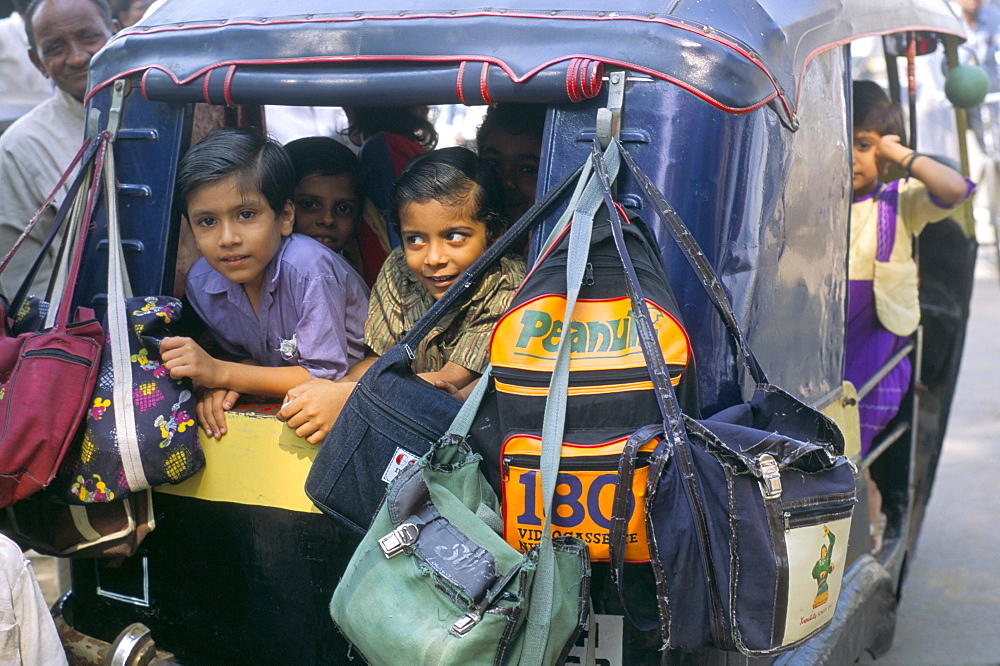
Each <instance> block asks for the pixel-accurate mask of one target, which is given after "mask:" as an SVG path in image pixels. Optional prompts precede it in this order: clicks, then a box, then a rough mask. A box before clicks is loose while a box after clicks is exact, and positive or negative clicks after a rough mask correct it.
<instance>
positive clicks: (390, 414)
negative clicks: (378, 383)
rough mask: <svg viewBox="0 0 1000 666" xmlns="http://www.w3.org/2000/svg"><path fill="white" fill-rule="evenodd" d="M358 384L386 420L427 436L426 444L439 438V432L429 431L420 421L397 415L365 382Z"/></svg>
mask: <svg viewBox="0 0 1000 666" xmlns="http://www.w3.org/2000/svg"><path fill="white" fill-rule="evenodd" d="M358 386H359V387H360V388H361V392H362V393H364V394H365V397H366V398H368V401H369V402H370V403H371V404H373V405H375V407H376V408H377V409H378V411H379V412H381V413H382V415H383V416H385V417H386V418H387V419H388V420H390V421H392V422H393V423H395V424H396V425H398V426H401V427H403V428H405V429H407V430H412V431H416V432H418V433H419V434H420V435H422V436H424V437H426V438H427V443H428V444H431V443H433V442H436V441H437V440H439V439H440V438H441V433H436V432H431V431H430V430H429V429H428V428H426V427H425V426H424V425H422V424H420V423H417V422H415V421H410V420H405V421H404V420H403V419H401V418H400V417H398V416H397V415H396V412H395V411H393V410H391V409H389V408H388V406H387V405H386V404H385V403H384V402H383V401H382V400H381V399H380V398H379V397H378V396H377V395H375V393H374V391H372V390H371V389H370V388H368V385H367V384H365V383H363V382H362V383H360V384H358Z"/></svg>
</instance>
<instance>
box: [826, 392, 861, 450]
mask: <svg viewBox="0 0 1000 666" xmlns="http://www.w3.org/2000/svg"><path fill="white" fill-rule="evenodd" d="M823 413H824V414H826V415H827V416H829V417H830V418H831V419H833V420H834V421H836V422H837V425H838V426H839V427H840V431H841V432H842V433H844V454H845V455H846V456H847V457H848V458H857V457H858V456H859V455H861V418H860V416H859V414H858V391H857V389H855V388H854V384H852V383H851V382H844V394H843V396H841V397H840V399H838V400H834V401H833V402H832V403H830V404H829V405H827V406H826V408H824V409H823Z"/></svg>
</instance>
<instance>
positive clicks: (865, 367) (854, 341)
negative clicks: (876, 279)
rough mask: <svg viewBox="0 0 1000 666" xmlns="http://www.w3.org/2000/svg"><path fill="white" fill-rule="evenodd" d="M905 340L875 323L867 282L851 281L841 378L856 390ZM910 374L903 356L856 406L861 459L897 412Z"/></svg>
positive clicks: (873, 300)
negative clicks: (858, 411) (859, 420)
mask: <svg viewBox="0 0 1000 666" xmlns="http://www.w3.org/2000/svg"><path fill="white" fill-rule="evenodd" d="M908 341H909V337H902V336H898V335H895V334H894V333H890V332H889V331H887V330H886V329H885V328H884V327H883V326H882V324H881V323H879V320H878V316H877V315H876V314H875V292H874V291H873V290H872V282H871V280H851V281H850V292H849V295H848V314H847V340H846V350H845V354H846V359H845V363H844V366H845V367H844V379H846V380H847V381H849V382H851V383H852V384H854V386H856V387H857V388H859V389H860V388H861V386H862V385H863V384H864V383H865V382H867V381H868V380H869V379H870V378H871V377H872V376H873V375H874V374H875V373H876V372H877V371H878V369H879V368H880V367H882V366H883V365H884V364H885V362H886V361H888V360H889V359H890V358H892V355H893V354H895V353H896V352H898V351H899V350H900V349H902V348H903V347H904V346H905V345H906V343H907V342H908ZM910 374H911V368H910V359H909V357H907V358H905V359H903V361H902V362H900V363H899V364H898V365H897V366H896V367H895V368H893V369H892V370H890V371H889V374H887V375H886V376H885V377H883V378H882V381H880V382H879V383H878V385H877V386H876V387H875V388H874V389H873V390H872V391H871V392H870V393H869V394H868V395H866V396H865V397H864V398H863V399H862V400H861V402H860V403H859V405H858V409H859V410H860V417H861V455H862V456H866V455H868V452H869V451H870V450H871V447H872V440H874V439H875V437H876V436H877V435H878V434H879V433H880V432H882V430H883V429H884V428H885V426H886V424H887V423H889V421H891V420H892V417H894V416H895V415H896V413H897V412H899V406H900V404H902V402H903V396H905V395H906V392H907V390H908V389H909V386H910Z"/></svg>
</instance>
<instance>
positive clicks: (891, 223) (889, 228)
mask: <svg viewBox="0 0 1000 666" xmlns="http://www.w3.org/2000/svg"><path fill="white" fill-rule="evenodd" d="M876 206H877V210H878V215H877V217H878V229H877V233H878V249H877V250H876V251H875V260H876V261H881V262H883V263H885V262H887V261H889V257H891V256H892V248H893V246H894V245H895V244H896V211H897V210H898V209H899V181H898V180H894V181H892V182H890V183H887V184H886V186H885V187H883V188H882V190H881V192H879V195H878V204H876Z"/></svg>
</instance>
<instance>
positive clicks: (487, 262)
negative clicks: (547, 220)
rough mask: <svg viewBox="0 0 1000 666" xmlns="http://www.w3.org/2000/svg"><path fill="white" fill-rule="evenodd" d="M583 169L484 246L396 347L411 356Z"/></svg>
mask: <svg viewBox="0 0 1000 666" xmlns="http://www.w3.org/2000/svg"><path fill="white" fill-rule="evenodd" d="M582 172H583V167H582V166H580V167H578V168H577V169H575V170H574V171H573V172H572V173H571V174H569V175H568V176H566V177H565V178H563V180H562V181H561V182H560V183H559V184H558V185H556V187H554V188H553V189H552V190H550V191H549V192H548V193H547V194H546V195H545V197H544V198H542V199H541V200H540V201H536V202H535V204H534V205H532V206H531V208H529V209H528V211H527V212H526V213H525V214H524V215H522V216H521V219H519V220H518V221H517V222H515V223H514V225H513V226H511V227H510V228H509V229H508V230H507V232H506V233H504V234H503V235H502V236H501V237H500V238H498V239H497V240H496V242H494V243H493V245H491V246H489V247H488V248H486V252H484V253H483V254H482V256H480V257H479V258H478V259H476V261H475V262H474V263H473V264H472V265H471V266H469V268H468V269H466V271H465V273H464V274H463V276H462V280H461V283H460V284H459V285H453V286H452V288H451V289H449V290H448V291H447V292H445V294H444V295H443V296H442V297H441V298H439V299H438V300H437V301H436V302H435V303H434V305H432V306H431V307H430V309H429V310H427V312H426V313H424V316H423V317H421V318H420V320H419V321H418V322H417V323H416V324H415V325H414V327H413V328H411V329H410V330H409V332H408V333H407V334H406V335H404V336H403V339H402V340H400V341H399V345H400V346H405V348H406V350H407V353H408V354H409V356H410V357H411V358H412V357H413V349H414V348H415V347H416V346H417V345H418V344H419V343H420V341H421V340H423V339H424V338H425V337H427V334H428V333H430V332H431V329H432V328H434V325H435V324H437V323H438V321H439V320H440V319H441V317H443V316H444V315H445V314H446V313H447V312H449V311H450V310H451V308H452V306H453V305H454V304H455V303H456V302H457V301H458V300H459V299H460V298H462V297H464V296H465V295H466V292H467V291H468V290H469V289H471V288H472V287H473V286H474V285H475V284H476V283H477V282H478V281H479V278H481V277H482V276H483V275H485V273H486V271H487V270H489V269H490V267H492V266H493V264H495V263H496V262H497V261H498V260H499V259H500V257H501V256H503V255H504V254H505V253H506V252H507V251H508V250H510V249H511V247H513V245H514V243H515V241H517V239H518V238H519V237H520V236H521V235H522V234H523V233H524V232H526V231H527V230H528V229H531V228H532V227H534V226H535V225H536V224H538V223H539V222H540V221H541V220H542V218H543V217H544V215H545V214H546V213H547V212H548V211H549V210H550V209H551V208H552V206H553V205H554V204H555V203H556V201H557V200H558V199H559V198H560V197H561V196H562V195H563V194H564V193H565V192H566V190H568V189H569V186H570V185H571V184H573V183H575V182H576V181H577V180H578V179H579V177H580V174H581V173H582Z"/></svg>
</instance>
